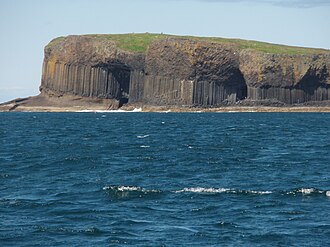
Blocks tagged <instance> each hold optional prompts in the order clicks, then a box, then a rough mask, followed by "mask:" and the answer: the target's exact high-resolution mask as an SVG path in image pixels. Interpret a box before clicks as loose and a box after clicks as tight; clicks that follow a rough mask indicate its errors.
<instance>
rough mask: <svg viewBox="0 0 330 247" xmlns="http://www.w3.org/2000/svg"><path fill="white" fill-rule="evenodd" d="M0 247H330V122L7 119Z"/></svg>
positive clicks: (224, 116)
mask: <svg viewBox="0 0 330 247" xmlns="http://www.w3.org/2000/svg"><path fill="white" fill-rule="evenodd" d="M0 246H330V114H329V113H141V112H131V113H124V112H106V113H105V112H103V113H92V112H86V113H0Z"/></svg>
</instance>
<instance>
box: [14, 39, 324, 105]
mask: <svg viewBox="0 0 330 247" xmlns="http://www.w3.org/2000/svg"><path fill="white" fill-rule="evenodd" d="M329 71H330V51H329V50H323V49H310V48H300V47H289V46H280V45H273V44H268V43H262V42H256V41H246V40H236V39H221V38H201V37H187V36H171V35H163V34H148V33H147V34H122V35H72V36H67V37H60V38H56V39H54V40H53V41H51V42H50V43H49V44H48V45H47V46H46V47H45V57H44V62H43V70H42V79H41V86H40V92H41V93H40V95H39V96H37V97H32V98H29V99H26V100H21V101H12V102H11V104H13V106H12V109H19V108H20V107H22V106H23V105H25V106H29V105H31V106H33V105H34V106H37V105H38V104H39V105H41V106H42V105H43V104H44V105H45V104H46V105H49V106H52V105H53V106H56V105H57V104H60V105H62V106H63V107H65V106H70V105H72V104H73V102H74V104H76V105H77V106H78V105H79V104H80V105H81V107H82V108H84V107H85V108H86V107H87V105H89V106H91V105H93V107H94V108H98V106H99V107H101V106H102V107H101V108H102V109H118V108H119V107H122V106H124V105H125V107H127V106H130V105H131V106H139V105H140V106H141V105H142V106H158V107H168V108H171V107H203V108H213V107H221V106H228V105H229V106H233V105H234V106H237V105H243V106H259V105H270V106H283V105H285V106H292V105H296V104H312V105H315V104H316V105H318V104H321V105H322V104H323V105H324V104H325V105H328V103H329V101H330V72H329ZM57 101H59V102H61V103H56V102H57ZM42 102H43V103H42ZM45 102H47V103H45ZM86 102H88V104H87V103H86ZM93 107H92V108H93Z"/></svg>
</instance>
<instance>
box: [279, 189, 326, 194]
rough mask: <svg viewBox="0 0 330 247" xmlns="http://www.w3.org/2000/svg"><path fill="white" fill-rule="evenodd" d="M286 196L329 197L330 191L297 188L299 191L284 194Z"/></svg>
mask: <svg viewBox="0 0 330 247" xmlns="http://www.w3.org/2000/svg"><path fill="white" fill-rule="evenodd" d="M284 194H286V195H303V196H308V195H323V194H324V195H326V196H330V191H326V190H320V189H316V188H299V189H294V190H291V191H286V192H284Z"/></svg>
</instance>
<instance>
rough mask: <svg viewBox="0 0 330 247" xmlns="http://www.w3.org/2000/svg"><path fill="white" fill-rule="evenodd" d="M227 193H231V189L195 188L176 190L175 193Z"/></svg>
mask: <svg viewBox="0 0 330 247" xmlns="http://www.w3.org/2000/svg"><path fill="white" fill-rule="evenodd" d="M226 191H230V189H225V188H203V187H195V188H184V189H182V190H176V191H174V192H175V193H184V192H192V193H223V192H226Z"/></svg>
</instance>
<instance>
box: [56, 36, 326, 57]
mask: <svg viewBox="0 0 330 247" xmlns="http://www.w3.org/2000/svg"><path fill="white" fill-rule="evenodd" d="M86 36H89V37H93V38H103V39H108V40H112V41H114V42H116V44H117V46H118V47H119V48H120V49H123V50H126V51H131V52H137V53H144V52H145V51H146V50H147V48H148V46H149V45H150V44H151V43H152V42H153V41H156V40H160V39H164V38H168V37H172V38H186V39H194V40H200V41H209V42H214V43H222V44H232V45H234V46H237V47H238V48H240V49H253V50H256V51H260V52H264V53H271V54H288V55H304V54H330V50H326V49H316V48H305V47H296V46H286V45H278V44H271V43H266V42H259V41H253V40H242V39H225V38H216V37H195V36H176V35H168V34H154V33H137V34H135V33H130V34H90V35H86ZM62 39H63V37H59V38H57V39H55V40H53V41H55V42H57V41H61V40H62ZM53 41H52V42H53Z"/></svg>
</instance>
